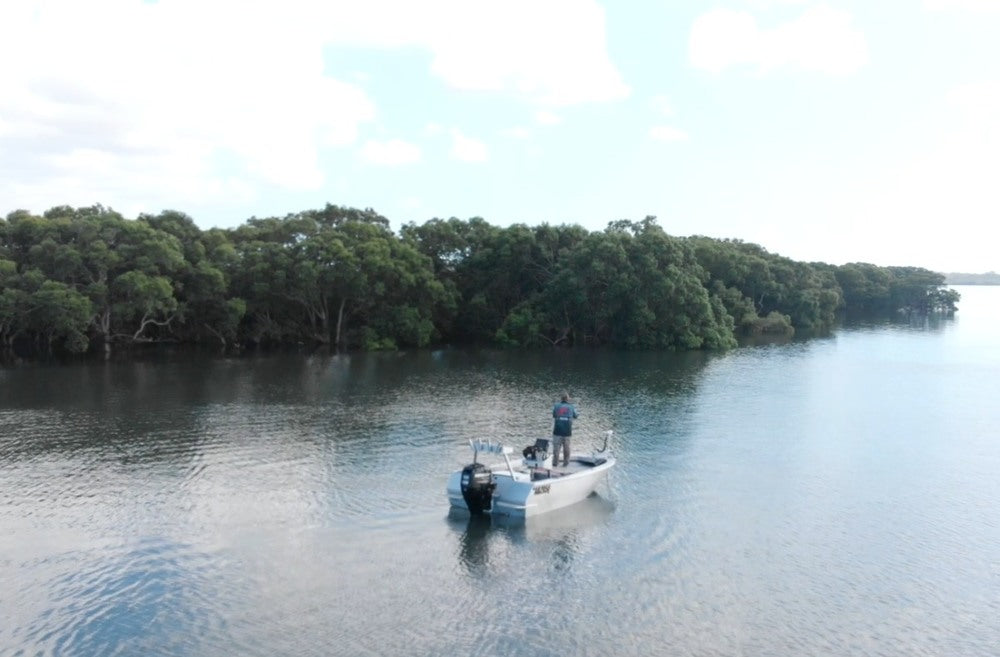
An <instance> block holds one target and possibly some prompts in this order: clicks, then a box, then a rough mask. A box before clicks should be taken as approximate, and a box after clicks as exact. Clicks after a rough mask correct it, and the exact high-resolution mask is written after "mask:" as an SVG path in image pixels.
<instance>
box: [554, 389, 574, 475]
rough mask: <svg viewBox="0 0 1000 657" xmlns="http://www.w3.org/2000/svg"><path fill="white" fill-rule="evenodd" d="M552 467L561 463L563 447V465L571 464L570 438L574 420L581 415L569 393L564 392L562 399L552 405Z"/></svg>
mask: <svg viewBox="0 0 1000 657" xmlns="http://www.w3.org/2000/svg"><path fill="white" fill-rule="evenodd" d="M552 417H553V418H554V419H555V424H553V426H552V467H555V466H557V465H559V450H560V448H562V453H563V465H569V438H570V436H572V435H573V420H574V419H575V418H577V417H579V416H578V415H577V413H576V407H575V406H573V404H570V403H569V395H568V394H566V393H565V392H564V393H563V394H562V398H561V401H559V403H557V404H556V405H555V406H553V407H552Z"/></svg>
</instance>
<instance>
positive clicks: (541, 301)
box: [0, 204, 959, 353]
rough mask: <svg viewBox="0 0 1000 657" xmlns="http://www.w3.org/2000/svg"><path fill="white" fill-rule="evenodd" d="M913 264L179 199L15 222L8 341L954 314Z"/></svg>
mask: <svg viewBox="0 0 1000 657" xmlns="http://www.w3.org/2000/svg"><path fill="white" fill-rule="evenodd" d="M958 299H959V296H958V294H957V293H956V292H955V291H953V290H949V289H946V288H944V276H943V275H942V274H938V273H935V272H932V271H929V270H926V269H922V268H918V267H879V266H876V265H871V264H865V263H852V264H847V265H843V266H834V265H828V264H824V263H805V262H796V261H793V260H791V259H788V258H785V257H782V256H779V255H775V254H772V253H768V252H767V251H766V250H765V249H764V248H762V247H760V246H758V245H756V244H750V243H745V242H742V241H739V240H729V239H726V240H720V239H715V238H709V237H702V236H694V237H686V238H681V237H675V236H671V235H669V234H667V233H666V232H665V231H664V230H663V228H661V227H660V226H659V225H658V224H657V222H656V220H655V218H653V217H646V218H645V219H643V220H642V221H629V220H621V221H614V222H611V223H609V224H608V226H607V228H606V229H605V230H602V231H588V230H586V229H584V228H582V227H580V226H577V225H558V226H553V225H548V224H542V225H539V226H527V225H523V224H515V225H512V226H509V227H506V228H500V227H497V226H493V225H491V224H489V223H488V222H486V221H485V220H483V219H481V218H478V217H477V218H472V219H468V220H463V219H456V218H451V219H431V220H429V221H427V222H426V223H423V224H420V225H417V224H415V223H409V224H406V225H404V226H403V227H402V228H401V230H400V231H399V232H398V234H397V233H396V232H394V231H393V230H392V229H391V228H390V224H389V220H388V219H386V218H385V217H383V216H381V215H380V214H378V213H376V212H375V211H373V210H371V209H364V210H361V209H356V208H349V207H342V206H336V205H329V204H328V205H327V206H326V207H325V208H323V209H319V210H307V211H304V212H298V213H294V214H289V215H287V216H285V217H280V218H279V217H268V218H256V217H252V218H250V219H248V220H246V221H245V222H244V223H243V224H242V225H240V226H238V227H236V228H232V229H219V228H212V229H208V230H201V229H200V228H199V227H198V226H197V225H196V224H195V222H194V221H193V220H192V219H191V217H189V216H187V215H186V214H183V213H181V212H176V211H164V212H161V213H160V214H157V215H150V214H142V215H139V216H138V217H137V218H135V219H128V218H125V217H123V216H122V215H120V214H119V213H117V212H115V211H114V210H111V209H109V208H106V207H103V206H101V205H96V206H93V207H81V208H72V207H68V206H58V207H54V208H52V209H50V210H48V211H47V212H45V213H43V214H42V215H40V216H38V215H33V214H31V213H30V212H27V211H24V210H18V211H15V212H12V213H10V214H8V215H7V217H6V218H5V219H3V220H0V346H3V347H4V348H8V349H10V348H18V349H21V350H26V351H47V350H56V351H65V352H71V353H79V352H85V351H88V350H91V349H99V348H101V346H102V345H103V346H104V348H109V347H110V345H112V344H115V343H124V344H134V343H144V342H166V341H173V342H179V343H191V344H197V343H216V344H221V345H224V346H227V347H236V348H242V347H249V346H268V345H274V346H276V345H286V344H319V345H329V346H330V347H334V348H337V349H364V350H378V349H398V348H403V347H423V346H427V345H431V344H445V343H449V344H457V343H465V344H489V345H503V346H512V347H535V346H543V345H566V346H580V345H610V346H614V347H621V348H635V349H726V348H729V347H733V346H735V345H736V343H737V337H738V336H739V335H741V334H752V333H762V332H781V333H790V332H792V331H794V330H796V329H805V330H824V329H827V328H829V327H831V326H832V325H833V324H834V322H835V321H836V320H837V318H838V316H840V314H842V313H843V312H847V311H864V312H879V313H887V312H897V311H909V312H936V311H953V310H955V304H956V302H957V301H958Z"/></svg>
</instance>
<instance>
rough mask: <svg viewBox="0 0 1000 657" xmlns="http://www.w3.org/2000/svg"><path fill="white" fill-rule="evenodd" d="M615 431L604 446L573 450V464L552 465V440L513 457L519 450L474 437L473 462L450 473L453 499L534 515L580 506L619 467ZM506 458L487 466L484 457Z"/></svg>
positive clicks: (485, 510)
mask: <svg viewBox="0 0 1000 657" xmlns="http://www.w3.org/2000/svg"><path fill="white" fill-rule="evenodd" d="M613 434H614V432H613V431H606V432H604V444H603V446H602V447H601V448H600V449H598V450H595V451H594V452H592V453H590V454H570V459H569V462H568V463H566V464H564V465H560V466H553V465H552V454H550V453H549V451H550V446H551V441H550V440H548V439H545V438H540V439H538V440H536V441H535V443H534V444H533V445H529V446H527V447H525V448H524V449H523V450H522V451H521V456H522V458H521V460H520V461H517V460H516V457H514V459H515V460H513V461H512V460H511V459H512V456H513V454H514V449H513V448H512V447H510V446H507V445H504V444H503V443H500V442H493V441H490V440H485V441H484V440H469V446H470V447H471V448H472V454H473V458H472V463H470V464H468V465H466V466H465V467H464V468H462V469H461V470H456V471H455V472H453V473H451V476H449V477H448V488H447V491H448V501H449V502H450V503H451V506H452V507H456V508H458V509H465V510H466V511H468V512H469V513H471V514H473V515H480V514H493V515H501V516H509V517H513V518H529V517H531V516H536V515H538V514H541V513H547V512H549V511H555V510H556V509H562V508H564V507H567V506H570V505H571V504H575V503H577V502H579V501H581V500H583V499H584V498H586V497H587V496H588V495H590V494H591V493H593V492H594V490H595V489H596V488H597V485H598V484H600V483H601V482H602V481H604V480H605V479H606V478H607V474H608V471H609V470H611V468H613V467H614V466H615V457H614V456H612V455H611V453H610V452H608V441H609V440H610V439H611V437H612V435H613ZM481 455H483V456H485V455H495V456H499V457H501V458H502V461H500V460H498V459H495V460H496V462H495V463H492V464H489V465H488V464H486V463H482V462H480V460H479V459H480V456H481Z"/></svg>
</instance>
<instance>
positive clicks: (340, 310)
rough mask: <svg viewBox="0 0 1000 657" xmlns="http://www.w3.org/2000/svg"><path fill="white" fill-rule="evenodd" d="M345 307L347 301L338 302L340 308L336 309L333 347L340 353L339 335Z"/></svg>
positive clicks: (342, 324)
mask: <svg viewBox="0 0 1000 657" xmlns="http://www.w3.org/2000/svg"><path fill="white" fill-rule="evenodd" d="M346 305H347V299H341V300H340V308H338V309H337V333H336V335H335V336H334V338H333V346H334V347H336V348H337V351H340V335H341V329H342V328H343V326H344V307H345V306H346Z"/></svg>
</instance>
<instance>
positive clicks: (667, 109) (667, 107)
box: [649, 94, 674, 116]
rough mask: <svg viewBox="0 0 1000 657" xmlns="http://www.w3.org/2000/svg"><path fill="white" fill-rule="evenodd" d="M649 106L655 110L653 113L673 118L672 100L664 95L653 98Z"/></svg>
mask: <svg viewBox="0 0 1000 657" xmlns="http://www.w3.org/2000/svg"><path fill="white" fill-rule="evenodd" d="M649 106H650V107H651V108H653V111H654V112H656V113H657V114H660V115H661V116H673V114H674V106H673V104H672V103H671V102H670V99H669V98H667V97H666V96H665V95H663V94H657V95H656V96H653V97H652V98H651V99H650V101H649Z"/></svg>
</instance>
